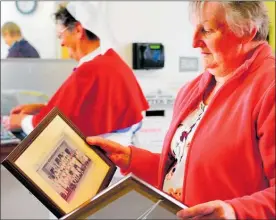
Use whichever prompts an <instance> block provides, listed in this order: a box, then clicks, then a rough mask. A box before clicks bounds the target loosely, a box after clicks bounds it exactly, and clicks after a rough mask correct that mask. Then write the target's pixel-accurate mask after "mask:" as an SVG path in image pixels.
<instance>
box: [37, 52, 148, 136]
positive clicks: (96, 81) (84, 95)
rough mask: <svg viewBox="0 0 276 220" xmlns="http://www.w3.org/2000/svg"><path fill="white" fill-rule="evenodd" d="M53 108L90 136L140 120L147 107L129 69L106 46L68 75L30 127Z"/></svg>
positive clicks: (130, 124)
mask: <svg viewBox="0 0 276 220" xmlns="http://www.w3.org/2000/svg"><path fill="white" fill-rule="evenodd" d="M53 107H58V108H59V110H60V111H61V112H62V113H63V114H64V115H65V116H67V117H68V118H69V119H70V120H71V121H72V122H73V123H74V124H75V125H76V126H77V127H78V128H79V129H80V130H81V131H82V133H83V134H84V135H85V136H94V135H99V134H104V133H109V132H113V131H115V130H119V129H124V128H128V127H130V126H132V125H134V124H136V123H138V122H140V121H141V120H142V118H143V117H142V111H144V110H146V109H148V107H149V106H148V103H147V100H146V98H145V97H144V94H143V92H142V90H141V88H140V85H139V84H138V82H137V80H136V77H135V75H134V74H133V71H132V70H131V69H130V68H129V66H128V65H127V64H126V63H125V62H124V61H123V60H122V59H121V58H120V56H118V54H117V53H116V52H115V51H114V50H113V49H109V50H108V51H107V52H106V53H105V54H103V55H99V56H97V57H95V58H94V59H93V60H91V61H88V62H85V63H83V64H82V65H81V66H79V67H78V68H77V69H76V70H75V71H74V72H73V73H72V74H71V75H70V76H69V77H68V79H67V80H66V81H65V82H64V83H63V85H62V86H61V87H60V88H59V89H58V90H57V92H56V93H55V94H54V96H53V97H52V98H51V100H50V101H49V103H48V104H47V106H45V107H44V108H43V109H42V110H41V111H40V112H39V114H37V115H35V116H34V117H33V120H32V123H33V126H34V127H36V126H37V125H38V124H39V123H40V122H41V120H42V119H43V118H44V117H45V116H46V115H47V114H48V113H49V112H50V111H51V110H52V109H53Z"/></svg>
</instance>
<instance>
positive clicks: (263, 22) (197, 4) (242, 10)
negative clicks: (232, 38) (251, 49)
mask: <svg viewBox="0 0 276 220" xmlns="http://www.w3.org/2000/svg"><path fill="white" fill-rule="evenodd" d="M206 2H208V1H198V0H195V1H192V2H191V3H190V14H192V15H196V16H200V11H201V9H202V8H203V6H204V3H206ZM219 3H220V4H221V6H222V7H223V8H224V9H225V12H226V21H227V23H228V25H229V27H230V28H231V30H232V31H233V33H235V35H236V36H240V37H241V36H247V35H249V34H250V33H251V31H252V29H253V28H257V33H256V35H255V37H254V39H253V40H255V41H261V40H266V38H267V36H268V31H269V17H268V12H267V9H266V7H265V4H264V2H262V1H221V2H219Z"/></svg>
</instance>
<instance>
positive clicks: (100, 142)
mask: <svg viewBox="0 0 276 220" xmlns="http://www.w3.org/2000/svg"><path fill="white" fill-rule="evenodd" d="M86 141H87V143H88V144H90V145H96V146H99V147H100V148H101V149H103V150H104V151H105V152H106V154H107V156H108V157H109V158H110V160H112V161H113V163H115V164H116V165H117V166H118V167H120V168H122V169H127V168H128V166H129V163H130V154H131V150H130V147H125V146H122V145H120V144H119V143H116V142H114V141H110V140H107V139H104V138H101V137H88V138H87V139H86Z"/></svg>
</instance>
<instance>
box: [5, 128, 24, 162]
mask: <svg viewBox="0 0 276 220" xmlns="http://www.w3.org/2000/svg"><path fill="white" fill-rule="evenodd" d="M13 134H14V135H15V136H16V137H17V138H18V139H20V140H23V139H24V138H25V136H26V135H25V134H24V133H23V132H13ZM17 145H18V144H1V147H0V153H1V155H0V158H1V159H0V160H1V163H2V161H3V160H4V159H5V158H6V157H7V156H8V155H9V154H10V153H11V152H12V151H13V150H14V149H15V148H16V147H17Z"/></svg>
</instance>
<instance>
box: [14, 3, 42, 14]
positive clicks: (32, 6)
mask: <svg viewBox="0 0 276 220" xmlns="http://www.w3.org/2000/svg"><path fill="white" fill-rule="evenodd" d="M15 5H16V8H17V10H18V11H19V12H20V13H22V14H25V15H26V14H32V13H33V12H34V11H35V10H36V7H37V1H36V0H33V1H20V0H16V1H15Z"/></svg>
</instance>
